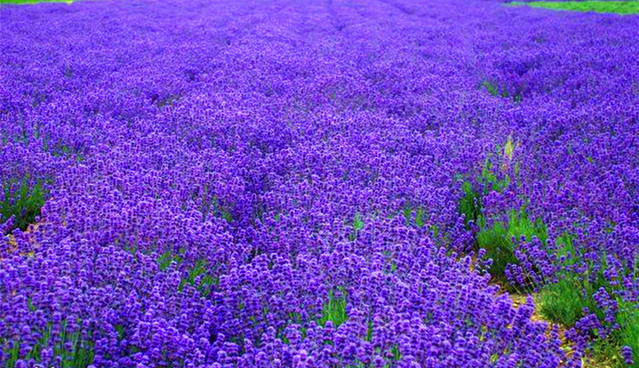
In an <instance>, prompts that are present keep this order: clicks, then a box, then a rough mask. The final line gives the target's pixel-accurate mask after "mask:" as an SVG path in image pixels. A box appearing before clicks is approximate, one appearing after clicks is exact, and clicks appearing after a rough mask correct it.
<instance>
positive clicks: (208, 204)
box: [200, 185, 233, 223]
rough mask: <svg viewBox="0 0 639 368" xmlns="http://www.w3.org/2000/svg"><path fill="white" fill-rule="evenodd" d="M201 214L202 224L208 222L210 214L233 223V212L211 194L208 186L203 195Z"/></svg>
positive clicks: (205, 187)
mask: <svg viewBox="0 0 639 368" xmlns="http://www.w3.org/2000/svg"><path fill="white" fill-rule="evenodd" d="M200 212H202V222H205V221H206V220H207V218H208V216H209V214H210V213H213V214H215V215H216V216H219V217H221V218H223V219H225V220H226V221H227V222H228V223H231V222H233V215H231V212H230V211H229V210H228V209H226V208H225V207H224V206H222V205H221V204H220V202H219V200H218V198H217V196H215V195H211V194H210V193H209V189H208V187H207V186H206V185H205V186H204V191H203V193H202V198H201V203H200Z"/></svg>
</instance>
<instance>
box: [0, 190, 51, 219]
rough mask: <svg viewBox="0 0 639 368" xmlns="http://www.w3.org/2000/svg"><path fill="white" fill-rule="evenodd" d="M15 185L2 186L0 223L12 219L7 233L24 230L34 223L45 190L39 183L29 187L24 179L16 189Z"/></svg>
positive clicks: (42, 202)
mask: <svg viewBox="0 0 639 368" xmlns="http://www.w3.org/2000/svg"><path fill="white" fill-rule="evenodd" d="M15 184H16V183H7V184H4V185H2V192H3V194H4V195H3V196H1V197H0V223H2V224H4V223H5V222H7V221H9V219H11V218H13V224H12V225H11V226H10V227H9V229H8V231H9V232H11V231H13V230H15V229H17V228H19V229H21V230H23V231H24V230H26V229H27V227H28V226H29V224H33V223H35V221H36V217H38V216H39V215H40V210H41V209H42V206H43V205H44V197H45V190H44V188H43V186H42V183H41V182H36V183H35V184H33V185H30V184H29V180H28V178H25V179H24V180H22V182H21V183H20V184H19V186H18V187H17V188H16V185H15Z"/></svg>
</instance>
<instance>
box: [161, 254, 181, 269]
mask: <svg viewBox="0 0 639 368" xmlns="http://www.w3.org/2000/svg"><path fill="white" fill-rule="evenodd" d="M182 261H183V259H182V257H180V256H179V255H174V254H173V252H171V251H170V250H167V251H166V252H164V253H162V255H160V257H159V258H158V259H157V262H158V266H159V267H160V271H166V270H167V269H168V268H169V266H171V264H173V262H175V263H177V264H180V263H182Z"/></svg>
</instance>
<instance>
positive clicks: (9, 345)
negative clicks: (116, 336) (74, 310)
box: [0, 320, 95, 368]
mask: <svg viewBox="0 0 639 368" xmlns="http://www.w3.org/2000/svg"><path fill="white" fill-rule="evenodd" d="M78 322H80V320H78ZM78 324H80V323H78ZM52 330H53V326H52V325H51V324H49V325H48V327H47V328H46V329H45V330H44V331H42V337H40V339H39V340H38V341H37V343H36V344H35V346H33V348H32V349H31V351H29V353H28V354H27V355H26V356H25V357H20V356H19V350H20V341H19V340H18V341H16V340H14V341H10V340H7V339H2V340H0V347H1V348H2V349H3V350H1V351H2V352H3V353H4V354H6V356H7V357H9V358H8V359H7V361H6V364H5V367H6V368H13V367H15V365H16V362H17V361H18V359H24V360H30V359H33V360H34V361H35V362H36V363H38V362H40V361H41V360H42V359H41V354H42V350H43V349H44V348H46V347H48V346H49V342H50V341H51V339H52ZM56 341H57V342H56V343H55V345H54V346H53V359H55V358H57V357H60V359H61V361H62V364H61V366H62V367H65V368H86V367H88V366H89V365H90V364H91V363H93V359H94V356H95V353H94V346H95V343H94V342H93V341H92V334H91V332H90V331H89V332H88V333H87V340H86V341H85V340H83V339H82V333H81V331H75V332H69V331H67V328H66V322H62V328H61V332H60V336H59V337H58V338H57V339H56ZM67 343H68V345H69V346H70V349H67V347H66V346H65V345H67Z"/></svg>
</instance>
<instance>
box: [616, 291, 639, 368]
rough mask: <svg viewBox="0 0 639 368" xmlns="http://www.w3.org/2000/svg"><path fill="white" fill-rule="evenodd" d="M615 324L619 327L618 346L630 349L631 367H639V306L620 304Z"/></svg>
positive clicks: (626, 303)
mask: <svg viewBox="0 0 639 368" xmlns="http://www.w3.org/2000/svg"><path fill="white" fill-rule="evenodd" d="M617 323H618V324H619V326H621V330H620V331H619V332H618V334H617V335H618V336H617V341H618V345H619V346H630V347H631V348H632V353H633V360H634V362H635V364H634V365H633V367H635V368H637V367H639V306H637V304H636V303H628V302H621V303H620V305H619V313H618V315H617Z"/></svg>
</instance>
